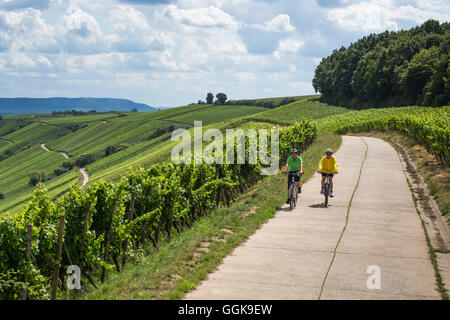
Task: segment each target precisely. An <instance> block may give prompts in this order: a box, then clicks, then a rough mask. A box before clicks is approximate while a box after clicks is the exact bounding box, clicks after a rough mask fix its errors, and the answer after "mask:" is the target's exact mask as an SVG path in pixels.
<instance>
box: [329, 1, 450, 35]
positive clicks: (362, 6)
mask: <svg viewBox="0 0 450 320" xmlns="http://www.w3.org/2000/svg"><path fill="white" fill-rule="evenodd" d="M442 12H444V13H442ZM445 12H446V13H445ZM449 13H450V6H449V5H448V4H442V6H437V5H430V4H425V3H424V2H423V1H419V3H418V7H414V6H412V5H409V4H408V5H396V3H395V1H391V0H381V1H376V0H369V1H366V2H362V3H356V4H351V5H349V6H348V7H345V8H336V9H332V10H330V11H329V12H328V19H329V20H331V21H334V22H336V23H337V24H338V25H340V26H341V27H343V28H345V29H348V30H361V31H363V32H365V33H368V32H380V31H384V30H394V31H396V30H398V29H399V26H398V22H397V21H396V20H398V19H402V20H411V21H414V22H415V23H417V24H421V23H423V22H424V21H426V20H428V19H437V20H440V21H442V22H444V21H448V20H450V14H449Z"/></svg>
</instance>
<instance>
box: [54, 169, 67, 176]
mask: <svg viewBox="0 0 450 320" xmlns="http://www.w3.org/2000/svg"><path fill="white" fill-rule="evenodd" d="M67 171H68V170H67V169H66V168H58V169H55V171H53V172H54V173H55V175H56V176H60V175H62V174H64V173H66V172H67Z"/></svg>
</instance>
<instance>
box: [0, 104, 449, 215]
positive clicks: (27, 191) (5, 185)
mask: <svg viewBox="0 0 450 320" xmlns="http://www.w3.org/2000/svg"><path fill="white" fill-rule="evenodd" d="M295 98H296V101H295V102H293V103H290V104H287V105H283V106H281V107H278V108H274V109H268V108H263V107H258V106H240V105H232V106H227V105H225V106H220V105H205V104H200V105H189V106H182V107H177V108H170V109H164V110H160V111H153V112H143V113H120V114H119V113H101V114H92V115H84V116H67V117H52V116H50V115H42V114H41V115H11V116H4V118H3V120H0V133H1V134H0V156H2V157H3V158H0V159H3V160H0V192H2V193H3V194H4V196H5V199H3V200H0V211H10V212H12V213H17V212H19V211H20V210H21V209H22V208H23V206H24V205H25V204H26V202H27V201H28V200H29V199H30V196H31V194H32V191H33V187H31V186H30V185H29V184H28V182H29V181H28V180H29V177H28V174H29V172H31V171H33V170H44V171H45V172H46V174H47V176H48V178H49V180H47V181H46V182H45V185H46V187H47V188H48V189H49V193H50V195H51V196H52V197H53V198H56V197H58V196H59V195H61V194H63V193H64V192H65V191H67V190H68V189H69V188H70V186H71V185H73V184H77V183H79V181H80V179H81V178H80V176H79V173H78V169H76V168H74V169H72V170H71V171H69V172H67V173H65V174H63V175H61V176H56V175H55V174H54V173H53V171H54V170H55V169H57V168H60V167H61V165H62V163H63V162H65V161H67V159H64V158H63V156H62V155H61V154H59V153H57V151H63V152H66V153H67V154H68V155H69V156H70V158H71V159H70V160H69V161H72V162H73V161H75V159H76V158H77V157H79V156H80V155H82V154H93V155H95V157H96V161H95V162H94V163H92V164H89V165H87V166H86V169H87V171H88V173H89V175H90V181H89V182H90V183H92V182H96V181H100V180H118V179H119V178H120V177H121V176H122V175H123V174H124V173H125V172H126V171H127V169H128V168H129V167H133V168H139V167H148V166H150V165H152V164H154V163H157V162H161V161H164V160H168V159H169V157H170V152H171V149H172V147H173V146H174V145H175V144H176V142H171V141H170V136H171V132H172V131H173V129H175V128H186V129H189V130H191V131H192V127H193V124H194V121H200V120H201V121H202V122H203V129H204V130H206V129H207V128H208V127H214V128H217V129H220V130H225V129H228V128H237V127H239V128H242V129H249V128H253V129H262V128H264V129H270V128H273V127H274V126H288V125H291V124H294V123H295V122H299V121H302V120H306V119H308V120H313V121H315V123H316V125H317V127H318V129H319V131H330V132H334V131H336V130H338V129H340V128H341V127H342V126H343V124H345V123H349V122H350V120H354V121H356V122H358V123H366V122H367V121H369V120H370V119H374V118H377V119H384V120H383V121H385V120H386V121H387V119H390V117H392V115H393V114H394V113H395V115H400V114H407V113H414V114H418V113H427V112H433V110H437V109H427V108H418V107H405V108H394V109H373V110H372V109H371V110H363V111H354V110H350V109H346V108H343V107H338V106H331V105H328V104H325V103H321V102H319V101H318V97H317V96H306V97H295ZM282 99H283V98H273V99H272V101H278V100H280V101H281V100H282ZM260 100H261V101H262V100H270V99H260ZM260 100H257V101H260ZM248 101H253V102H254V101H256V100H248ZM441 110H444V111H442V112H444V115H446V116H444V117H443V116H440V118H445V119H447V120H446V121H448V108H447V109H441ZM354 121H353V122H354ZM74 125H75V126H76V127H73V126H74ZM161 129H165V130H161ZM158 130H159V131H160V132H159V133H158ZM8 141H9V142H13V143H8ZM40 143H45V144H46V146H47V147H48V148H49V149H50V150H52V152H45V151H44V150H43V149H42V148H40V147H39V144H40ZM118 144H125V145H127V147H128V148H126V149H125V150H122V151H119V152H117V153H114V154H112V155H109V156H105V149H106V148H107V147H108V146H114V145H118Z"/></svg>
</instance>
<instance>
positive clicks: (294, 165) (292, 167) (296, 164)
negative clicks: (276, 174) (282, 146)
mask: <svg viewBox="0 0 450 320" xmlns="http://www.w3.org/2000/svg"><path fill="white" fill-rule="evenodd" d="M302 162H303V160H302V158H301V157H300V156H297V158H295V161H294V158H292V156H289V158H288V159H287V163H288V164H289V172H292V171H300V163H302Z"/></svg>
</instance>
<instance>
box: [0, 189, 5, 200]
mask: <svg viewBox="0 0 450 320" xmlns="http://www.w3.org/2000/svg"><path fill="white" fill-rule="evenodd" d="M3 199H5V194H4V193H3V192H1V191H0V200H3Z"/></svg>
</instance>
